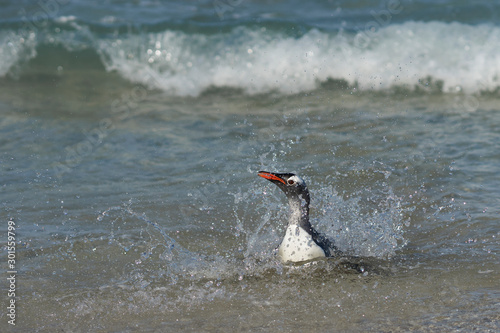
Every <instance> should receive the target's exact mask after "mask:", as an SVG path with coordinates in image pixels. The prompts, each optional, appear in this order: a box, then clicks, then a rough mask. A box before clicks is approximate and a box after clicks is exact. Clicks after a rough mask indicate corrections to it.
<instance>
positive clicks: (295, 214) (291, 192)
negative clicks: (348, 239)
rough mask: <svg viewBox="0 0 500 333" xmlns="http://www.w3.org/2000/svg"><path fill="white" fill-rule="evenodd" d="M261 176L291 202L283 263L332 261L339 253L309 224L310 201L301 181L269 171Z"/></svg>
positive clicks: (279, 251)
mask: <svg viewBox="0 0 500 333" xmlns="http://www.w3.org/2000/svg"><path fill="white" fill-rule="evenodd" d="M258 175H259V176H260V177H262V178H265V179H267V180H269V181H271V182H272V183H274V184H276V185H277V186H278V187H279V188H280V189H281V190H282V191H283V192H284V193H285V195H286V196H287V198H288V203H289V206H290V216H289V220H288V226H287V229H286V232H285V236H284V237H283V241H282V242H281V244H280V246H279V248H278V255H279V256H280V259H281V261H282V262H285V263H286V262H301V261H307V260H312V259H318V258H324V257H330V256H332V255H333V254H337V252H339V251H338V250H337V249H336V248H335V246H333V243H332V242H331V241H330V240H328V239H327V238H326V237H324V236H323V235H321V234H319V233H318V232H317V231H316V230H315V229H314V228H313V227H312V225H311V223H310V222H309V203H310V201H311V198H310V195H309V190H308V189H307V185H306V183H305V182H304V180H303V179H302V178H300V177H299V176H297V175H295V174H293V173H273V172H267V171H259V173H258ZM332 252H333V253H332Z"/></svg>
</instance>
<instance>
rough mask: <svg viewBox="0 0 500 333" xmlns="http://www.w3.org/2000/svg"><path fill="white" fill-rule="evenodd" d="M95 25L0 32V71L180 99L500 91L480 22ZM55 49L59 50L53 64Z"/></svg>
mask: <svg viewBox="0 0 500 333" xmlns="http://www.w3.org/2000/svg"><path fill="white" fill-rule="evenodd" d="M95 30H98V29H96V28H90V27H89V26H86V25H81V24H79V23H78V22H77V20H76V19H75V18H74V17H62V18H59V19H57V20H56V21H55V22H54V24H53V25H51V26H48V27H47V28H46V29H44V30H43V31H30V32H29V33H26V32H23V31H19V30H17V31H16V30H3V31H0V76H13V77H19V76H22V75H23V74H25V73H26V72H27V71H28V70H29V68H30V66H27V64H29V63H30V61H31V62H32V61H37V62H38V63H41V64H46V66H45V67H44V66H41V67H40V66H39V67H38V70H39V71H40V70H41V71H43V72H48V73H57V72H61V71H62V70H66V68H67V67H70V68H71V66H72V64H74V63H75V62H79V63H82V62H83V63H87V65H88V66H91V67H92V66H93V68H94V69H98V70H102V69H104V70H106V71H108V72H113V71H115V72H117V73H119V74H120V75H121V76H122V77H123V78H125V79H126V80H128V81H130V82H132V83H138V84H144V85H146V86H148V87H149V88H153V89H160V90H162V91H165V92H167V93H168V94H171V95H178V96H197V95H199V94H200V93H202V92H203V91H205V90H207V89H211V88H214V87H224V88H232V89H238V90H241V91H243V92H245V93H247V94H260V93H268V92H278V93H282V94H294V93H299V92H305V91H311V90H314V89H316V88H318V87H319V86H321V85H322V84H324V83H327V82H329V81H331V80H334V81H340V82H343V83H344V84H345V85H348V86H350V87H351V88H353V89H354V88H355V89H358V90H362V91H366V90H389V89H394V88H404V89H409V90H415V89H418V88H423V89H424V90H425V89H427V91H429V90H431V91H439V92H441V91H442V92H445V93H449V92H451V93H456V92H460V93H461V92H464V93H471V94H472V93H480V92H485V91H489V92H496V91H498V88H499V87H500V81H499V80H500V55H499V54H498V52H497V45H500V27H496V26H493V25H487V24H482V25H467V24H462V23H443V22H413V21H409V22H406V23H402V24H394V25H390V26H387V27H382V28H379V29H376V28H374V29H372V30H365V31H357V32H356V31H344V30H338V31H336V32H325V31H320V30H317V29H309V30H307V31H305V32H300V33H294V34H291V33H290V32H289V31H283V29H281V30H280V29H274V28H269V29H266V28H255V27H236V28H233V29H231V30H229V31H224V32H213V31H212V32H210V33H203V32H200V31H196V32H189V31H188V29H184V30H182V29H181V30H179V29H167V30H161V31H156V32H142V33H141V32H131V33H109V32H103V31H95ZM42 49H43V50H48V51H47V52H40V50H42ZM61 49H63V50H65V51H66V52H63V54H61V52H59V54H58V56H57V57H55V58H56V59H57V60H54V54H55V53H57V52H58V50H59V51H60V50H61ZM51 51H52V52H51ZM82 51H84V52H86V53H85V54H86V55H87V56H82V53H81V52H82ZM89 54H90V56H89ZM44 58H47V59H44ZM49 58H50V59H49ZM57 61H59V62H60V63H61V64H60V65H58V63H57ZM84 65H85V64H84ZM84 67H85V66H84Z"/></svg>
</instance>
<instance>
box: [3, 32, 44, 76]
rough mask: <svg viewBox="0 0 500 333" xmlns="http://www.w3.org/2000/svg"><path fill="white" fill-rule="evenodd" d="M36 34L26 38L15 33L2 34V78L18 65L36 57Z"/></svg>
mask: <svg viewBox="0 0 500 333" xmlns="http://www.w3.org/2000/svg"><path fill="white" fill-rule="evenodd" d="M35 37H36V36H35V33H33V32H30V33H29V34H27V35H26V36H24V35H21V34H18V33H15V32H13V31H2V32H0V77H2V76H5V75H6V74H7V73H9V71H11V69H12V68H13V67H14V66H15V65H16V64H18V63H22V62H26V61H28V60H30V59H32V58H34V57H35V56H36V38H35Z"/></svg>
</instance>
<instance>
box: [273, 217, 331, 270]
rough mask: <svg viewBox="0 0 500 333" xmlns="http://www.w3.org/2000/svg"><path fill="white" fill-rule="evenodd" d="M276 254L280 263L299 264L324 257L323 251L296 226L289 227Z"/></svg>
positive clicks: (309, 236) (306, 233) (307, 234)
mask: <svg viewBox="0 0 500 333" xmlns="http://www.w3.org/2000/svg"><path fill="white" fill-rule="evenodd" d="M278 254H279V256H280V259H281V261H282V262H285V263H286V262H299V261H306V260H311V259H314V258H322V257H325V251H323V249H322V248H321V247H320V246H319V245H318V244H316V242H315V241H314V240H313V239H312V236H311V235H310V234H309V233H308V232H307V231H305V230H304V229H302V228H301V227H300V226H298V225H296V224H292V225H289V226H288V228H287V229H286V233H285V237H284V238H283V241H282V242H281V244H280V246H279V249H278Z"/></svg>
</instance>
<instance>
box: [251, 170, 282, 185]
mask: <svg viewBox="0 0 500 333" xmlns="http://www.w3.org/2000/svg"><path fill="white" fill-rule="evenodd" d="M258 175H259V176H261V177H262V178H265V179H268V180H277V181H279V182H282V183H283V184H285V185H286V183H285V181H284V180H283V179H281V178H280V177H278V176H276V175H275V174H273V173H271V172H267V171H259V173H258Z"/></svg>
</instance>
